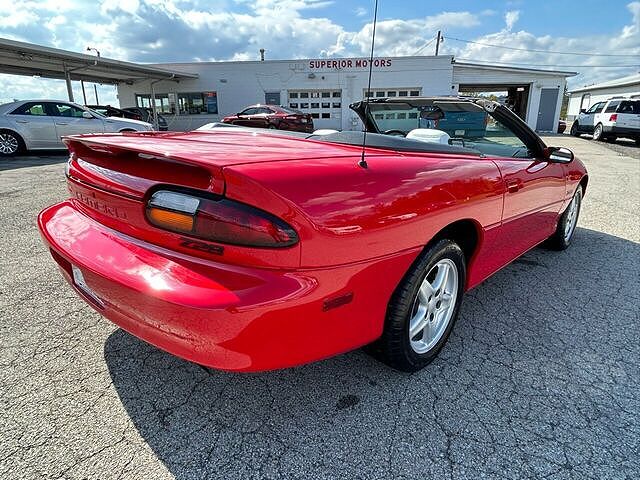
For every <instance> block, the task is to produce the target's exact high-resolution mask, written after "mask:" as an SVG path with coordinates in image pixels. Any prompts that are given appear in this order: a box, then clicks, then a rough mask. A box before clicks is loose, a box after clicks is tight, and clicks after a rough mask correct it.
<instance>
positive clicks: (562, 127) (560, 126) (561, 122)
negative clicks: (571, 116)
mask: <svg viewBox="0 0 640 480" xmlns="http://www.w3.org/2000/svg"><path fill="white" fill-rule="evenodd" d="M566 129H567V122H565V121H564V120H558V133H564V131H565V130H566Z"/></svg>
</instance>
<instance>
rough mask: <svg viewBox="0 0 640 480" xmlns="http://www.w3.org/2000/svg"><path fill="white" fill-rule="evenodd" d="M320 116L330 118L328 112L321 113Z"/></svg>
mask: <svg viewBox="0 0 640 480" xmlns="http://www.w3.org/2000/svg"><path fill="white" fill-rule="evenodd" d="M321 117H322V118H331V114H330V113H323V114H322V115H321Z"/></svg>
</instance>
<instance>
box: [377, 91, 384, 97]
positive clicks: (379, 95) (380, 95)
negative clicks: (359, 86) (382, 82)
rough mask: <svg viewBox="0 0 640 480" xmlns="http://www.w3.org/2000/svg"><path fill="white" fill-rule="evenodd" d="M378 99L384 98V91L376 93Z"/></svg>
mask: <svg viewBox="0 0 640 480" xmlns="http://www.w3.org/2000/svg"><path fill="white" fill-rule="evenodd" d="M376 97H384V91H380V92H376Z"/></svg>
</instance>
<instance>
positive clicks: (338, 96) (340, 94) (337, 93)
mask: <svg viewBox="0 0 640 480" xmlns="http://www.w3.org/2000/svg"><path fill="white" fill-rule="evenodd" d="M331 96H332V97H333V98H340V97H341V96H342V92H340V91H336V92H333V93H332V94H331Z"/></svg>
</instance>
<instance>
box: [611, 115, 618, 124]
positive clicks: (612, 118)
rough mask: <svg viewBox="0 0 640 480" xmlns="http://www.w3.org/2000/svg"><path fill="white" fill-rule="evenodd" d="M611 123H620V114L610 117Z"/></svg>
mask: <svg viewBox="0 0 640 480" xmlns="http://www.w3.org/2000/svg"><path fill="white" fill-rule="evenodd" d="M609 121H610V122H617V121H618V114H617V113H614V114H613V115H611V116H610V117H609Z"/></svg>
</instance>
